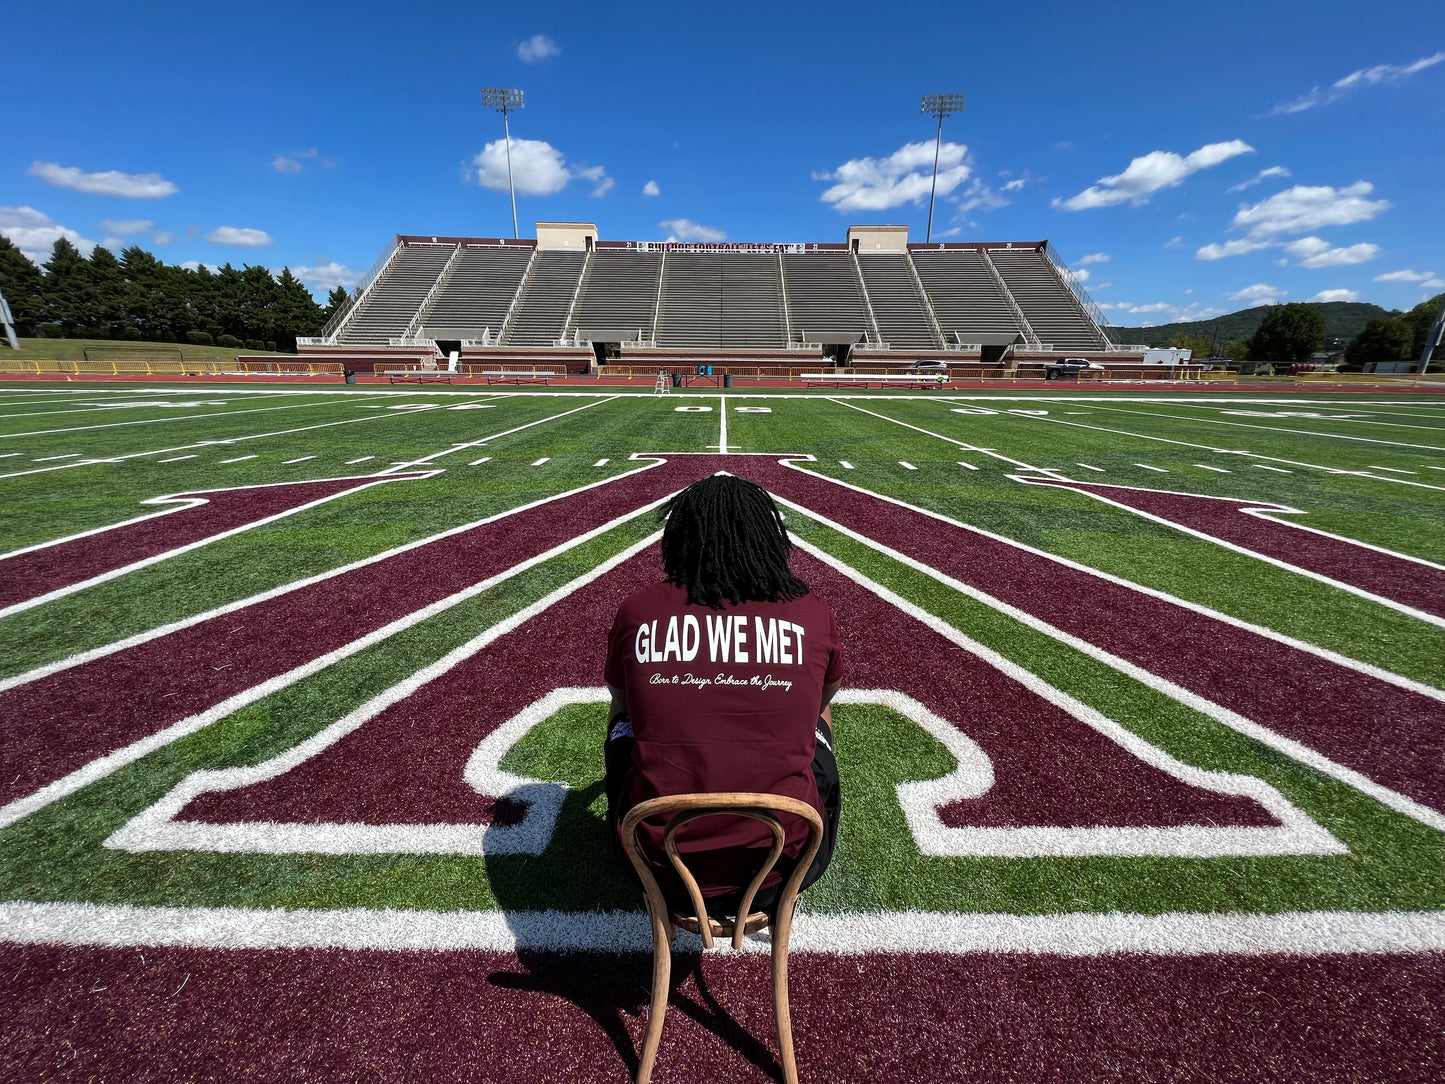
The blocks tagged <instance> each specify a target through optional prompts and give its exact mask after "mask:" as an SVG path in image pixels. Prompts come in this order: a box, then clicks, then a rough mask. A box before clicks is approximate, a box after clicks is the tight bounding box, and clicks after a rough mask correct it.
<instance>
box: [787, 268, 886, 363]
mask: <svg viewBox="0 0 1445 1084" xmlns="http://www.w3.org/2000/svg"><path fill="white" fill-rule="evenodd" d="M783 274H784V276H785V278H786V280H787V291H788V309H789V311H790V313H791V314H792V320H793V334H794V335H795V336H796V335H799V334H801V335H802V336H803V337H804V339H805V340H806V341H809V342H819V341H825V340H820V339H817V338H815V337H814V336H815V335H817V334H824V335H828V334H846V335H848V336H850V337H851V338H852V340H853V341H857V342H861V341H863V340H864V339H865V338H867V339H871V338H872V332H871V331H870V330H869V327H868V312H867V310H866V309H865V308H864V306H863V298H862V297H861V296H860V295H859V293H858V282H857V279H855V278H854V276H853V257H852V254H851V253H848V252H840V251H823V252H808V253H789V254H788V255H786V256H784V257H783Z"/></svg>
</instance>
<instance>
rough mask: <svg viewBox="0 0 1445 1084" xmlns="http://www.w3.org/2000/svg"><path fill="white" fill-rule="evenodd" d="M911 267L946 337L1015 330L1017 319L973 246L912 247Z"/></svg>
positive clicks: (968, 337)
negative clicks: (953, 247)
mask: <svg viewBox="0 0 1445 1084" xmlns="http://www.w3.org/2000/svg"><path fill="white" fill-rule="evenodd" d="M911 258H912V260H913V266H914V267H915V268H916V269H917V270H918V277H919V279H920V280H921V281H922V282H923V288H924V290H926V291H927V292H928V299H929V301H930V302H931V303H932V305H933V314H934V316H936V317H937V318H938V324H939V327H941V328H942V329H943V334H944V336H945V337H946V338H952V337H953V336H954V334H955V333H957V336H958V340H961V341H962V342H965V343H967V342H972V341H974V340H973V339H972V338H971V336H977V335H979V334H986V335H996V334H999V333H1006V332H1017V331H1018V330H1019V325H1018V321H1017V320H1015V319H1014V315H1013V311H1012V310H1011V309H1010V308H1009V305H1008V302H1007V301H1005V300H1004V299H1003V297H1002V296H1001V295H1000V294H999V292H998V286H997V285H996V284H995V283H994V280H993V276H992V275H990V274H989V272H988V268H987V267H985V266H984V262H983V257H981V256H980V255H979V254H978V253H977V252H976V251H974V250H973V249H915V250H914V251H913V253H912V254H911Z"/></svg>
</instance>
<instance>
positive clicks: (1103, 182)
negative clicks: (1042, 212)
mask: <svg viewBox="0 0 1445 1084" xmlns="http://www.w3.org/2000/svg"><path fill="white" fill-rule="evenodd" d="M1252 153H1254V148H1253V147H1251V146H1250V145H1249V144H1248V143H1246V142H1244V140H1242V139H1231V140H1229V141H1228V142H1226V143H1208V144H1206V145H1204V146H1203V147H1200V148H1199V149H1198V150H1197V151H1193V152H1191V153H1190V154H1188V155H1184V156H1180V155H1178V154H1175V153H1174V152H1173V151H1151V152H1150V153H1148V154H1146V155H1143V156H1142V157H1139V158H1135V159H1134V160H1133V161H1132V162H1130V163H1129V165H1128V168H1126V169H1125V170H1124V172H1123V173H1116V174H1114V175H1113V176H1112V177H1100V178H1099V183H1098V184H1097V185H1093V186H1091V187H1089V188H1086V189H1084V190H1083V191H1082V192H1080V193H1079V194H1078V195H1077V196H1072V197H1070V198H1069V199H1066V200H1058V199H1056V200H1054V204H1053V205H1054V206H1055V207H1057V208H1059V209H1060V210H1064V211H1086V210H1090V209H1092V208H1095V207H1112V206H1114V205H1115V204H1118V203H1133V204H1135V205H1136V206H1137V205H1138V204H1141V203H1148V202H1149V197H1150V196H1152V195H1153V194H1154V193H1155V192H1157V191H1159V190H1160V189H1161V188H1174V187H1176V186H1178V185H1180V184H1182V183H1183V182H1184V178H1186V177H1188V176H1190V175H1191V174H1193V173H1198V172H1199V171H1200V170H1201V169H1208V168H1209V167H1211V166H1217V165H1219V164H1220V163H1221V162H1227V161H1229V159H1231V158H1234V157H1236V156H1238V155H1241V154H1252Z"/></svg>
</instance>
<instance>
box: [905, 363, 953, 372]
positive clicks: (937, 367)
mask: <svg viewBox="0 0 1445 1084" xmlns="http://www.w3.org/2000/svg"><path fill="white" fill-rule="evenodd" d="M907 367H908V368H910V369H931V370H933V371H934V372H940V373H946V372H947V371H948V362H946V361H914V362H910V363H909V364H908V366H907Z"/></svg>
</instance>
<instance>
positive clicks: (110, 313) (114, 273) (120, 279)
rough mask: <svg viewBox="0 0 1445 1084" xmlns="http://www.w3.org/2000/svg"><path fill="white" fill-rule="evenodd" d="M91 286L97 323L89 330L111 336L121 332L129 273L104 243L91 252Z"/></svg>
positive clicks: (123, 322)
mask: <svg viewBox="0 0 1445 1084" xmlns="http://www.w3.org/2000/svg"><path fill="white" fill-rule="evenodd" d="M90 289H91V295H92V312H91V315H92V316H93V318H94V321H95V322H94V323H93V324H91V325H90V327H89V329H88V330H89V331H90V332H91V333H93V334H95V335H97V336H99V337H102V338H107V339H108V338H112V337H114V336H117V335H119V334H120V332H121V329H122V328H123V327H124V326H125V301H126V288H125V273H124V272H123V271H122V269H121V266H120V261H119V260H117V259H116V258H115V253H114V252H112V251H111V250H110V249H108V248H106V247H105V246H104V245H96V246H95V248H94V250H93V251H92V252H91V254H90Z"/></svg>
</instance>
